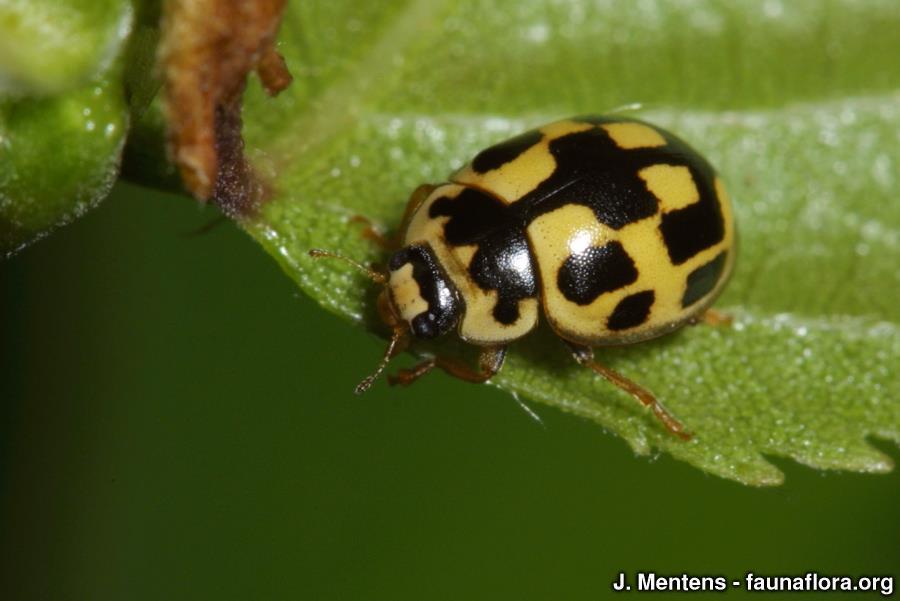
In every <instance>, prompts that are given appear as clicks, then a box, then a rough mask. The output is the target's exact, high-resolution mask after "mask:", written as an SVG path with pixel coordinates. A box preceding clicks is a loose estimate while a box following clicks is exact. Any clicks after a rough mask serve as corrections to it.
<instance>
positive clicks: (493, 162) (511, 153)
mask: <svg viewBox="0 0 900 601" xmlns="http://www.w3.org/2000/svg"><path fill="white" fill-rule="evenodd" d="M543 137H544V134H542V133H541V132H540V131H538V130H536V129H535V130H532V131H528V132H525V133H524V134H520V135H518V136H516V137H515V138H510V139H509V140H506V141H504V142H500V143H499V144H496V145H494V146H491V147H490V148H486V149H484V150H482V151H481V152H479V153H478V154H477V155H476V156H475V158H474V159H472V169H474V170H475V171H477V172H478V173H487V172H488V171H491V170H492V169H497V168H498V167H502V166H503V165H505V164H506V163H510V162H512V161H514V160H516V159H517V158H519V156H520V155H521V154H522V153H523V152H525V151H526V150H528V149H529V148H531V147H532V146H534V145H535V144H537V143H538V142H540V141H541V138H543Z"/></svg>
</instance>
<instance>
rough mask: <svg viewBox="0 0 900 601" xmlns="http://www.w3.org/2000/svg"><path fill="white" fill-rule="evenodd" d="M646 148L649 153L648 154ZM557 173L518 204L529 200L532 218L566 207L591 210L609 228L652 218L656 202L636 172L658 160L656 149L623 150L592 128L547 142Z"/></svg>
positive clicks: (600, 131)
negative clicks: (582, 207)
mask: <svg viewBox="0 0 900 601" xmlns="http://www.w3.org/2000/svg"><path fill="white" fill-rule="evenodd" d="M648 150H649V151H648ZM550 154H552V155H553V157H554V159H555V160H556V169H555V170H554V171H553V173H552V174H551V175H550V177H548V178H547V179H546V180H544V181H543V182H541V184H540V185H539V186H538V187H537V188H536V189H535V190H534V191H532V192H530V193H529V194H527V195H526V196H525V197H523V198H522V200H520V202H522V201H526V200H527V201H529V204H530V206H531V215H530V217H531V218H534V217H537V216H538V215H541V214H543V213H548V212H550V211H553V210H554V209H557V208H559V207H561V206H564V205H567V204H580V205H584V206H587V207H589V208H590V209H591V210H592V211H593V212H594V214H595V215H596V216H597V220H598V221H599V222H600V223H604V224H606V225H608V226H609V227H611V228H613V229H620V228H621V227H623V226H625V225H628V224H629V223H633V222H635V221H640V220H641V219H645V218H647V217H651V216H653V215H655V214H656V212H657V210H658V209H659V201H658V200H657V198H656V196H654V195H653V193H651V192H650V191H649V190H648V189H647V184H646V183H645V182H644V180H643V179H641V178H640V177H639V176H638V171H640V170H641V169H643V168H644V167H646V166H648V165H652V164H655V163H658V162H659V154H660V153H659V152H658V150H656V151H654V149H635V150H626V151H623V150H622V149H621V148H619V147H618V146H617V145H616V144H615V142H613V141H612V139H611V138H610V137H609V135H608V134H607V133H606V130H604V129H601V128H599V127H595V128H592V129H589V130H585V131H582V132H577V133H573V134H569V135H567V136H563V137H561V138H557V139H556V140H553V141H552V142H550Z"/></svg>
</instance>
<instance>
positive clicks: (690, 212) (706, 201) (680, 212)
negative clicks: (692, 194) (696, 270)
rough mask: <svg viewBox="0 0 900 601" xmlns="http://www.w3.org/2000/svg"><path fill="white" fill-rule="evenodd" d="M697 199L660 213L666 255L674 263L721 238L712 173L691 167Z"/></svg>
mask: <svg viewBox="0 0 900 601" xmlns="http://www.w3.org/2000/svg"><path fill="white" fill-rule="evenodd" d="M690 171H691V176H692V177H693V178H694V183H695V184H696V186H697V191H698V192H699V193H700V200H698V201H697V202H695V203H694V204H691V205H688V206H686V207H683V208H681V209H676V210H674V211H669V212H668V213H665V214H664V215H663V216H662V222H661V223H660V224H659V230H660V232H662V235H663V240H664V241H665V243H666V248H668V250H669V257H670V258H671V259H672V262H673V263H674V264H675V265H680V264H681V263H684V262H685V261H687V260H688V259H690V258H691V257H693V256H694V255H696V254H697V253H699V252H700V251H702V250H705V249H707V248H709V247H710V246H713V245H715V244H718V243H719V242H721V241H722V238H724V237H725V221H724V219H723V217H722V206H721V205H720V204H719V198H718V196H717V195H716V190H715V187H714V185H713V176H712V174H711V173H707V174H701V173H698V171H697V169H694V168H692V167H690Z"/></svg>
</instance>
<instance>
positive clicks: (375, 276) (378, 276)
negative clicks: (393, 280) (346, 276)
mask: <svg viewBox="0 0 900 601" xmlns="http://www.w3.org/2000/svg"><path fill="white" fill-rule="evenodd" d="M309 256H310V257H312V258H313V259H340V260H341V261H343V262H344V263H349V264H350V265H352V266H353V267H356V268H357V269H358V270H359V271H361V272H363V273H364V274H366V275H367V276H368V277H369V279H371V280H372V281H373V282H375V283H376V284H385V283H387V276H386V275H384V274H383V273H379V272H377V271H375V270H374V269H370V268H368V267H366V266H365V265H363V264H362V263H359V262H358V261H354V260H353V259H351V258H349V257H345V256H344V255H339V254H337V253H333V252H331V251H327V250H322V249H321V248H313V249H310V251H309Z"/></svg>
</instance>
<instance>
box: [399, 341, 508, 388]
mask: <svg viewBox="0 0 900 601" xmlns="http://www.w3.org/2000/svg"><path fill="white" fill-rule="evenodd" d="M505 358H506V347H497V348H486V349H484V350H482V351H481V354H480V355H479V357H478V369H477V370H476V369H473V368H472V367H470V366H469V365H466V364H465V363H464V362H462V361H461V360H459V359H456V358H454V357H446V356H443V355H438V356H436V357H432V358H430V359H426V360H425V361H422V362H421V363H419V364H418V365H416V366H415V367H412V368H410V369H401V370H400V371H398V372H397V373H396V374H394V375H391V376H388V382H389V383H390V384H391V385H397V384H399V385H400V386H409V385H410V384H412V383H413V382H415V381H416V380H418V379H419V378H421V377H422V376H424V375H425V374H427V373H428V372H430V371H431V370H432V369H434V368H435V367H437V368H438V369H442V370H444V371H445V372H447V373H448V374H450V375H451V376H453V377H454V378H459V379H460V380H465V381H466V382H472V383H474V384H483V383H484V382H487V381H488V380H490V379H491V378H492V377H494V376H495V375H496V374H497V372H498V371H500V368H501V367H503V360H504V359H505Z"/></svg>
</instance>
